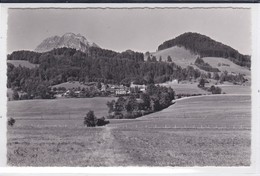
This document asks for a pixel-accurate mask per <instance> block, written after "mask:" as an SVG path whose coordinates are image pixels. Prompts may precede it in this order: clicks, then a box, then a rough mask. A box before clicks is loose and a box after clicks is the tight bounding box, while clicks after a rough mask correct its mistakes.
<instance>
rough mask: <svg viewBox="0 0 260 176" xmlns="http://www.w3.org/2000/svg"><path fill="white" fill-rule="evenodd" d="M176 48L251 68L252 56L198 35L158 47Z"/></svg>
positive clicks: (186, 36)
mask: <svg viewBox="0 0 260 176" xmlns="http://www.w3.org/2000/svg"><path fill="white" fill-rule="evenodd" d="M174 46H179V47H184V48H186V49H188V50H190V51H191V52H192V53H194V54H195V55H199V56H200V57H222V58H226V59H229V60H230V61H232V62H234V63H236V64H238V65H240V66H245V67H248V68H250V66H251V59H250V56H248V55H242V54H240V53H239V52H238V51H237V50H235V49H233V48H231V47H230V46H227V45H224V44H222V43H220V42H217V41H215V40H213V39H211V38H209V37H207V36H205V35H201V34H198V33H192V32H187V33H184V34H182V35H180V36H178V37H176V38H174V39H171V40H168V41H165V42H164V43H163V44H161V45H160V46H159V47H158V51H161V50H165V49H167V48H171V47H174Z"/></svg>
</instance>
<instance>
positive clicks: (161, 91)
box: [107, 84, 175, 119]
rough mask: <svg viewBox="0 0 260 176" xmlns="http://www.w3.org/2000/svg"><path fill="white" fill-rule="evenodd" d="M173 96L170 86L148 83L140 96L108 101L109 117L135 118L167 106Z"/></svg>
mask: <svg viewBox="0 0 260 176" xmlns="http://www.w3.org/2000/svg"><path fill="white" fill-rule="evenodd" d="M174 98H175V92H174V91H173V89H172V88H167V87H162V86H155V85H154V84H149V85H148V86H147V90H146V93H141V94H140V98H137V97H136V96H134V95H131V96H129V97H119V98H118V99H117V100H112V101H108V102H107V106H108V108H109V114H110V115H109V118H116V119H132V118H137V117H140V116H142V115H145V114H148V113H152V112H155V111H159V110H162V109H164V108H166V107H168V106H169V105H171V102H172V100H173V99H174Z"/></svg>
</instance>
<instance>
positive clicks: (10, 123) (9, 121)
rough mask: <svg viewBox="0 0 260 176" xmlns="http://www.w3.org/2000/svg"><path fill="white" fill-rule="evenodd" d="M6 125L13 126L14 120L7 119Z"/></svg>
mask: <svg viewBox="0 0 260 176" xmlns="http://www.w3.org/2000/svg"><path fill="white" fill-rule="evenodd" d="M7 123H8V126H14V124H15V119H14V118H12V117H11V118H10V119H8V121H7Z"/></svg>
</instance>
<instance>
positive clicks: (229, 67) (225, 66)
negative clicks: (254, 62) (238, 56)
mask: <svg viewBox="0 0 260 176" xmlns="http://www.w3.org/2000/svg"><path fill="white" fill-rule="evenodd" d="M202 59H203V60H204V62H207V63H208V64H210V65H211V66H212V67H215V68H218V69H219V70H220V71H221V72H224V71H227V72H228V73H232V74H239V73H240V74H244V75H245V77H246V78H251V71H250V70H249V69H248V68H246V67H242V66H239V65H237V64H235V63H233V62H232V61H230V60H227V59H225V58H219V57H218V58H217V57H204V58H202Z"/></svg>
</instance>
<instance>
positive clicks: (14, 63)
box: [7, 60, 38, 68]
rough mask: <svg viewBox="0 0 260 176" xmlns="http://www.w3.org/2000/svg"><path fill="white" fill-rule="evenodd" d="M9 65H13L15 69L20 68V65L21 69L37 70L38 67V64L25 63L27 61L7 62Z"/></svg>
mask: <svg viewBox="0 0 260 176" xmlns="http://www.w3.org/2000/svg"><path fill="white" fill-rule="evenodd" d="M7 63H11V64H13V65H14V66H15V67H19V65H20V66H21V67H26V68H35V67H37V66H38V65H37V64H32V63H30V62H28V61H25V60H7Z"/></svg>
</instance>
